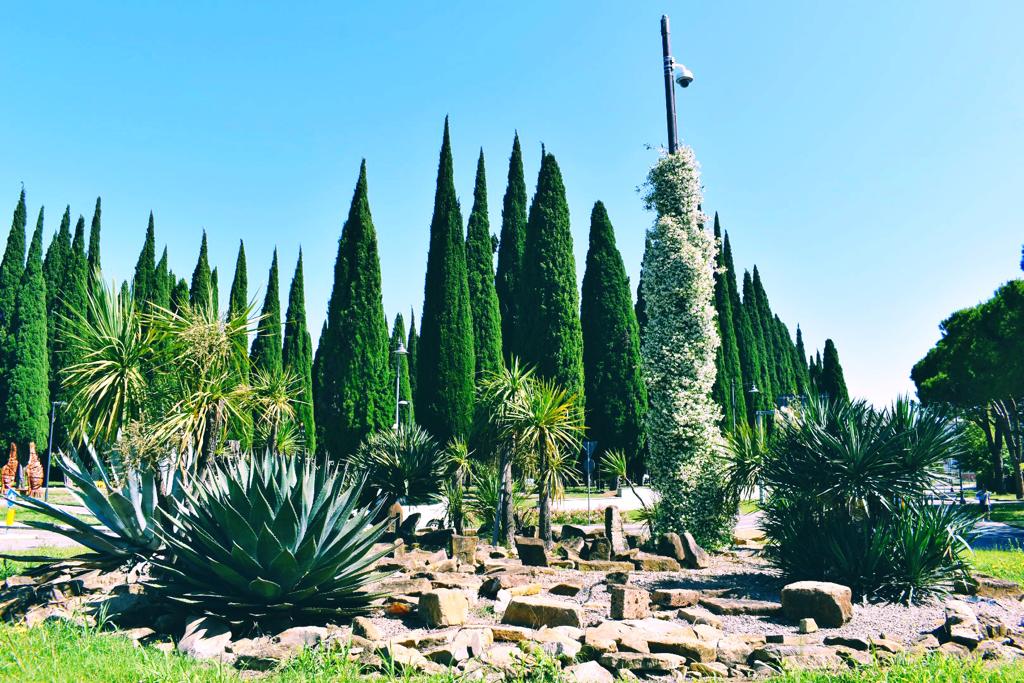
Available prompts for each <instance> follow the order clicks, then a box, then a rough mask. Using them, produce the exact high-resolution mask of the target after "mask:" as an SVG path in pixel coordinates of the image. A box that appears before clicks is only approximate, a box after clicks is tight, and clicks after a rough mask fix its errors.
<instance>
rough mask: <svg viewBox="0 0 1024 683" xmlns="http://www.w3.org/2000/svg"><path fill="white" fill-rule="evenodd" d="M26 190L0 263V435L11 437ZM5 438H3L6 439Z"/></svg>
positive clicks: (15, 215) (16, 211)
mask: <svg viewBox="0 0 1024 683" xmlns="http://www.w3.org/2000/svg"><path fill="white" fill-rule="evenodd" d="M27 220H28V212H27V210H26V209H25V189H24V188H22V190H21V196H20V197H19V198H18V204H17V206H15V208H14V217H13V219H12V220H11V231H10V232H9V233H8V234H7V247H6V248H5V249H4V257H3V261H2V262H0V434H2V435H8V434H11V429H12V428H13V425H12V424H11V417H10V416H9V415H8V413H7V394H8V387H9V385H10V379H11V378H10V373H11V369H12V363H13V360H14V334H15V328H14V312H15V308H16V304H17V297H18V289H19V286H20V284H21V276H22V274H23V273H24V272H25V224H26V222H27ZM5 438H6V436H5Z"/></svg>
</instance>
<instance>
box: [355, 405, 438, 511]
mask: <svg viewBox="0 0 1024 683" xmlns="http://www.w3.org/2000/svg"><path fill="white" fill-rule="evenodd" d="M350 464H351V465H352V466H353V467H354V468H355V470H356V471H357V472H360V473H364V474H365V476H366V484H367V487H368V491H372V492H373V494H374V495H375V496H379V497H382V498H384V499H386V500H387V502H388V503H393V502H398V503H400V504H402V505H422V504H425V503H431V502H433V501H434V500H436V499H437V497H438V494H439V492H440V489H441V482H442V481H443V480H444V479H445V478H446V477H447V476H448V474H449V471H450V468H449V463H448V458H447V456H446V455H445V453H444V452H443V451H442V450H441V449H440V448H439V447H438V445H437V441H436V440H435V439H434V437H432V436H430V434H429V433H428V432H427V431H426V430H425V429H423V428H422V427H419V426H417V425H412V426H407V425H401V426H399V428H398V429H397V430H394V429H385V430H380V431H377V432H373V433H372V434H370V435H369V436H367V437H366V440H365V441H364V442H363V443H362V444H360V446H359V448H358V449H357V450H356V453H355V454H354V455H353V456H352V458H351V460H350Z"/></svg>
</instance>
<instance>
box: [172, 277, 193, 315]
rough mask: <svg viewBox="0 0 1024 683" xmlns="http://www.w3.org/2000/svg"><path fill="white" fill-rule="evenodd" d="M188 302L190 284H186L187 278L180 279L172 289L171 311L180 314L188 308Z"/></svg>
mask: <svg viewBox="0 0 1024 683" xmlns="http://www.w3.org/2000/svg"><path fill="white" fill-rule="evenodd" d="M188 302H189V289H188V283H187V282H185V278H179V279H178V281H177V282H176V283H174V287H172V288H171V310H172V311H174V312H178V311H180V310H181V309H182V308H184V307H185V306H187V305H188Z"/></svg>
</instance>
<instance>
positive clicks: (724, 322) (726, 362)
mask: <svg viewBox="0 0 1024 683" xmlns="http://www.w3.org/2000/svg"><path fill="white" fill-rule="evenodd" d="M714 233H715V237H716V238H717V239H718V240H721V239H722V226H721V224H720V223H719V220H718V213H717V212H716V213H715V226H714ZM716 265H717V266H718V272H717V273H715V311H716V313H717V314H718V329H719V334H720V335H721V338H722V344H721V346H720V347H719V349H718V357H717V360H716V365H717V366H718V375H717V377H716V378H715V386H714V389H713V390H712V393H713V394H714V395H715V397H716V400H718V402H719V404H720V405H721V406H722V408H723V410H722V417H723V420H724V422H723V425H724V426H725V428H727V429H731V428H732V425H733V424H734V423H736V424H739V423H741V422H742V421H743V420H744V418H745V417H746V415H747V402H746V392H745V391H744V390H743V365H742V362H741V360H740V349H739V345H738V343H737V339H736V320H735V319H734V318H735V315H734V312H733V308H732V302H733V296H732V292H731V291H730V289H729V288H730V285H731V284H733V283H734V282H735V276H734V275H733V276H730V275H731V274H730V273H729V271H728V266H727V264H726V257H725V245H724V243H722V244H721V245H720V246H719V249H718V255H717V257H716Z"/></svg>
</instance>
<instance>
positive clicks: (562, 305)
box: [519, 154, 585, 409]
mask: <svg viewBox="0 0 1024 683" xmlns="http://www.w3.org/2000/svg"><path fill="white" fill-rule="evenodd" d="M578 292H579V290H577V289H576V259H575V257H574V256H573V252H572V233H571V232H570V230H569V205H568V203H567V202H566V200H565V185H563V184H562V172H561V171H560V170H559V168H558V162H557V161H556V160H555V157H554V155H553V154H545V155H544V158H543V160H542V161H541V167H540V176H539V178H538V180H537V192H536V194H535V195H534V196H533V204H532V205H531V206H530V219H529V221H528V223H527V227H526V250H525V251H524V267H523V287H522V294H521V297H520V300H519V303H520V306H521V310H523V311H524V315H523V316H522V320H521V321H520V324H519V333H520V337H519V339H520V341H519V348H520V349H521V350H522V358H523V361H525V362H526V363H527V364H529V365H533V366H534V367H535V368H536V371H537V373H538V374H539V375H540V376H542V377H547V378H549V379H551V380H554V381H556V382H557V383H558V384H560V385H561V386H562V387H563V388H564V389H565V390H566V391H568V392H569V393H572V394H576V395H577V401H578V405H579V408H580V409H583V408H584V405H585V401H584V393H583V332H582V330H581V328H580V315H579V310H580V308H579V304H580V302H579V293H578ZM525 311H529V312H530V314H529V315H526V314H525Z"/></svg>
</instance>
